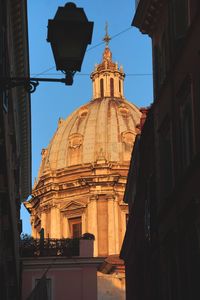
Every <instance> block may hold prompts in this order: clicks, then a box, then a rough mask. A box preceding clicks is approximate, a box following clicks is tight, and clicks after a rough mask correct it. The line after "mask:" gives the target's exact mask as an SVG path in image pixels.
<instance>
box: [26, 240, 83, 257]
mask: <svg viewBox="0 0 200 300" xmlns="http://www.w3.org/2000/svg"><path fill="white" fill-rule="evenodd" d="M20 252H21V256H22V257H34V256H67V257H72V256H79V253H80V239H78V238H75V239H33V238H30V239H27V240H21V245H20Z"/></svg>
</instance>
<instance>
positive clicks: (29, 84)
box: [0, 72, 75, 93]
mask: <svg viewBox="0 0 200 300" xmlns="http://www.w3.org/2000/svg"><path fill="white" fill-rule="evenodd" d="M74 74H75V72H67V73H66V74H65V78H37V77H27V78H26V77H11V78H8V77H0V88H2V89H3V90H9V89H12V88H14V87H18V86H21V87H24V88H25V89H26V91H27V92H28V93H34V92H35V90H36V88H37V86H38V85H39V83H40V82H61V83H64V84H65V85H72V84H73V76H74Z"/></svg>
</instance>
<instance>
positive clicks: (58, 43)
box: [47, 2, 93, 73]
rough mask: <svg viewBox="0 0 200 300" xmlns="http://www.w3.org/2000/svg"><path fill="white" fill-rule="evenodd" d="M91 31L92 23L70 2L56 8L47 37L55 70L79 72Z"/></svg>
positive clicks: (90, 38)
mask: <svg viewBox="0 0 200 300" xmlns="http://www.w3.org/2000/svg"><path fill="white" fill-rule="evenodd" d="M92 31H93V22H89V21H88V19H87V17H86V15H85V12H84V10H83V8H77V7H76V5H75V4H74V3H72V2H69V3H67V4H65V6H64V7H59V8H58V10H57V12H56V15H55V17H54V19H53V20H49V21H48V36H47V41H48V42H50V43H51V47H52V51H53V55H54V59H55V63H56V69H57V70H61V71H64V72H66V73H67V72H75V71H80V70H81V65H82V62H83V58H84V55H85V51H86V48H87V45H88V44H90V43H91V40H92Z"/></svg>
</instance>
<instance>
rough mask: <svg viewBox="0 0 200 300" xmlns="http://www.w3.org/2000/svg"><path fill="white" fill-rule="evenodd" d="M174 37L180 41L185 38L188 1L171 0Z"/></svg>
mask: <svg viewBox="0 0 200 300" xmlns="http://www.w3.org/2000/svg"><path fill="white" fill-rule="evenodd" d="M172 8H173V24H174V37H175V39H180V38H182V37H184V36H185V33H186V31H187V28H188V20H189V17H188V0H173V1H172Z"/></svg>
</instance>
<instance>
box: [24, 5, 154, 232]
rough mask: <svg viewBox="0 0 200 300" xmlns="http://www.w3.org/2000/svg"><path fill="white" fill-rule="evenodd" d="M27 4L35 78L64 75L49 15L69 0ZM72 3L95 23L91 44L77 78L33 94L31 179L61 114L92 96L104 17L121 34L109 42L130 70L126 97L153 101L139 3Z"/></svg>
mask: <svg viewBox="0 0 200 300" xmlns="http://www.w3.org/2000/svg"><path fill="white" fill-rule="evenodd" d="M27 2H28V25H29V53H30V73H31V76H36V74H40V73H43V74H42V77H55V78H58V77H59V76H60V77H62V74H61V73H60V72H57V71H56V69H55V67H54V66H55V63H54V59H53V55H52V52H51V48H50V44H49V43H47V41H46V36H47V23H48V19H53V18H54V15H55V13H56V10H57V8H58V6H64V4H65V3H66V2H67V1H62V0H27ZM73 2H74V3H76V5H77V6H78V7H83V8H84V10H85V13H86V15H87V17H88V20H89V21H93V22H94V30H93V38H92V43H91V45H89V46H88V50H87V52H86V55H85V57H84V61H83V64H82V70H81V73H77V74H76V75H75V77H74V84H73V86H71V87H70V86H65V85H62V84H60V83H51V84H49V83H41V84H40V85H39V86H38V88H37V90H36V92H35V93H34V94H32V95H31V106H32V108H31V109H32V179H33V180H32V181H34V178H35V177H37V173H38V169H39V165H40V160H41V150H42V148H45V147H47V146H48V144H49V142H50V140H51V138H52V136H53V134H54V132H55V130H56V128H57V122H58V119H59V117H62V118H66V117H67V116H68V115H69V114H70V113H72V112H73V111H74V110H75V109H76V108H77V107H79V106H81V105H83V104H84V103H86V102H88V101H89V100H90V99H91V96H92V84H91V80H90V76H89V75H90V73H91V72H92V71H93V69H94V65H95V63H99V62H100V61H101V58H102V53H103V50H104V45H103V44H101V45H99V46H96V45H98V44H99V43H101V42H102V38H103V36H104V34H105V23H106V21H107V22H108V31H109V35H110V36H111V37H112V36H115V35H117V36H116V37H114V38H113V39H112V40H111V41H110V46H109V47H110V49H111V51H112V54H113V60H114V61H117V62H118V63H119V65H123V67H124V72H125V73H126V74H127V75H126V78H125V83H124V93H125V97H126V98H127V100H129V101H131V102H133V103H134V104H136V105H137V106H138V107H141V106H147V105H149V104H150V103H151V102H152V99H153V98H152V97H153V96H152V76H151V75H145V74H151V73H152V62H151V56H152V52H151V40H150V38H149V37H147V36H145V35H142V34H141V33H140V32H139V30H138V29H136V28H134V27H131V22H132V19H133V16H134V11H135V1H134V0H123V1H121V0H79V1H78V0H77V1H76V0H74V1H73ZM126 29H127V31H125V30H126ZM123 31H124V32H123ZM121 32H123V33H121ZM120 33H121V34H120ZM118 34H119V35H118ZM94 46H96V47H94ZM93 47H94V48H93ZM90 48H91V49H90ZM21 216H22V219H23V232H24V233H30V232H31V228H30V224H29V214H28V213H27V212H26V210H25V208H24V207H23V206H22V209H21Z"/></svg>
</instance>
